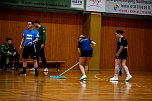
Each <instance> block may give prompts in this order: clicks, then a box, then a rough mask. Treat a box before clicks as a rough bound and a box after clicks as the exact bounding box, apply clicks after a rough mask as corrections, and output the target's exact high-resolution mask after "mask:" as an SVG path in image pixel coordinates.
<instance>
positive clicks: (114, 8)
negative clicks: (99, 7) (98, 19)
mask: <svg viewBox="0 0 152 101" xmlns="http://www.w3.org/2000/svg"><path fill="white" fill-rule="evenodd" d="M105 10H106V12H110V13H123V14H137V15H152V0H106V8H105Z"/></svg>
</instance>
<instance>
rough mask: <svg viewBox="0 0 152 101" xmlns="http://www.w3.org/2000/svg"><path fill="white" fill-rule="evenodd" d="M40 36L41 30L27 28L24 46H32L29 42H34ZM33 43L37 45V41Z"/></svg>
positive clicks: (24, 35)
mask: <svg viewBox="0 0 152 101" xmlns="http://www.w3.org/2000/svg"><path fill="white" fill-rule="evenodd" d="M38 37H39V32H38V31H37V30H34V29H33V30H29V29H26V30H25V31H24V33H23V38H24V39H25V42H24V46H30V45H29V42H33V41H34V40H35V39H36V38H38ZM32 45H33V46H35V45H36V42H34V43H33V44H32Z"/></svg>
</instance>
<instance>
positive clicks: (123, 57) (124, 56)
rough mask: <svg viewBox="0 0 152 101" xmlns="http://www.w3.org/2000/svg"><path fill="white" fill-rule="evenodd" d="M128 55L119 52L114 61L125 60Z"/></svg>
mask: <svg viewBox="0 0 152 101" xmlns="http://www.w3.org/2000/svg"><path fill="white" fill-rule="evenodd" d="M127 57H128V55H127V52H125V51H124V52H121V53H120V55H119V56H118V57H117V56H116V59H127Z"/></svg>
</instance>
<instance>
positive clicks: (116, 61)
mask: <svg viewBox="0 0 152 101" xmlns="http://www.w3.org/2000/svg"><path fill="white" fill-rule="evenodd" d="M120 63H121V59H115V71H114V77H112V78H110V80H111V81H117V80H118V69H119V65H120Z"/></svg>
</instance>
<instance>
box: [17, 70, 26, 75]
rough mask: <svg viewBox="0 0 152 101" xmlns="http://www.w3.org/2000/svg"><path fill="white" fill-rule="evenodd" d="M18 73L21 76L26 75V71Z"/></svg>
mask: <svg viewBox="0 0 152 101" xmlns="http://www.w3.org/2000/svg"><path fill="white" fill-rule="evenodd" d="M18 75H20V76H26V71H21V72H20V73H18Z"/></svg>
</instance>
